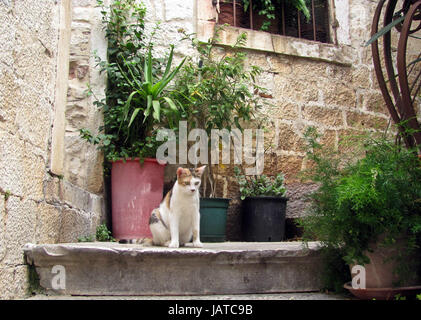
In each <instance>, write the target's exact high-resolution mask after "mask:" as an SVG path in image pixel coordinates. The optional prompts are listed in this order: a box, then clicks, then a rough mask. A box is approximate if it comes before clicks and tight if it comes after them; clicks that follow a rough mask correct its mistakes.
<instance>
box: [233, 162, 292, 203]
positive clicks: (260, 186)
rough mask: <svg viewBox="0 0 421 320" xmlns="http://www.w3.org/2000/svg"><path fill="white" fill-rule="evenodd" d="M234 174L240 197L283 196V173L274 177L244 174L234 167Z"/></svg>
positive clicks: (284, 190) (242, 198)
mask: <svg viewBox="0 0 421 320" xmlns="http://www.w3.org/2000/svg"><path fill="white" fill-rule="evenodd" d="M234 174H235V177H236V179H237V182H238V185H239V187H240V197H241V200H244V199H245V198H247V197H258V196H273V197H283V196H285V194H286V191H287V190H286V188H285V185H284V180H285V179H284V175H283V174H280V173H278V174H277V175H276V176H274V177H268V176H266V175H264V174H263V175H256V176H246V175H244V174H242V173H241V169H240V168H239V167H235V168H234Z"/></svg>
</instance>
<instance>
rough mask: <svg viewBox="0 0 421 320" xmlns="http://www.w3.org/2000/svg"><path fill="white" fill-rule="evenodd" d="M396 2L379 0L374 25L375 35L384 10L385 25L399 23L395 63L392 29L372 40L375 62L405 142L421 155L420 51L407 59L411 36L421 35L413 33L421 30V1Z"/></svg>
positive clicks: (385, 98)
mask: <svg viewBox="0 0 421 320" xmlns="http://www.w3.org/2000/svg"><path fill="white" fill-rule="evenodd" d="M397 3H398V0H380V1H379V3H378V6H377V8H376V11H375V14H374V18H373V24H372V28H371V36H372V37H373V36H374V35H375V34H377V33H378V32H379V23H380V18H381V16H382V11H383V9H385V11H384V16H383V17H384V18H383V26H382V28H385V27H386V26H388V25H390V24H391V23H392V22H396V23H397V24H396V25H395V26H394V29H395V30H397V32H398V33H399V34H398V37H399V41H398V48H397V55H396V64H394V56H393V52H394V48H393V46H392V31H393V29H391V30H390V31H389V32H386V33H385V34H384V35H383V36H381V37H380V38H379V39H378V40H376V41H374V42H372V43H371V49H372V55H373V63H374V69H375V72H376V76H377V80H378V83H379V87H380V90H381V92H382V95H383V98H384V100H385V103H386V106H387V108H388V110H389V113H390V115H391V117H392V120H393V122H394V123H395V124H398V128H399V130H400V132H401V134H402V138H403V140H404V142H405V145H406V146H407V147H409V148H413V147H417V149H418V153H419V154H420V152H421V126H420V123H419V121H418V120H417V116H416V111H415V103H416V98H417V96H418V95H419V93H420V88H421V68H420V65H421V59H420V58H421V53H420V54H418V57H417V59H416V60H414V61H409V62H408V61H407V48H408V40H409V39H410V38H411V39H415V40H418V41H421V38H419V37H417V36H415V35H414V33H416V32H417V31H419V30H421V0H404V1H403V3H402V8H401V9H398V8H397ZM398 20H399V21H398ZM414 25H415V26H414ZM380 39H383V43H382V44H383V58H384V65H383V66H382V63H381V59H380V49H379V47H380V45H381V44H380V41H379V40H380ZM394 66H396V68H394ZM384 69H385V70H384ZM384 71H386V72H384ZM395 71H397V73H396V72H395ZM385 73H386V76H385ZM392 97H393V99H392Z"/></svg>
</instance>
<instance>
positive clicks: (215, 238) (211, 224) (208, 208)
mask: <svg viewBox="0 0 421 320" xmlns="http://www.w3.org/2000/svg"><path fill="white" fill-rule="evenodd" d="M230 200H231V199H225V198H201V199H200V241H202V242H224V241H225V239H226V232H225V228H226V225H227V209H228V205H229V202H230Z"/></svg>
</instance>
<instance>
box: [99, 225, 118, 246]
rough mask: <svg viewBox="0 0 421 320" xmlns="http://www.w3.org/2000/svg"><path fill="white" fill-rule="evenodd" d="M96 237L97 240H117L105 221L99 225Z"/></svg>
mask: <svg viewBox="0 0 421 320" xmlns="http://www.w3.org/2000/svg"><path fill="white" fill-rule="evenodd" d="M95 238H96V240H97V241H102V242H105V241H111V242H115V241H116V240H115V239H114V238H113V237H112V236H111V231H109V230H108V228H107V226H106V224H105V223H103V224H101V225H99V226H98V227H97V228H96V233H95Z"/></svg>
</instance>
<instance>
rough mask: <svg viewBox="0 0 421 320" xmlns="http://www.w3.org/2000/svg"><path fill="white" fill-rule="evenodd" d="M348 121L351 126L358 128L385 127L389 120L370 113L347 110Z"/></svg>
mask: <svg viewBox="0 0 421 320" xmlns="http://www.w3.org/2000/svg"><path fill="white" fill-rule="evenodd" d="M346 123H347V125H348V126H350V127H354V128H357V129H368V128H372V129H377V130H382V129H385V128H386V126H387V123H388V120H387V119H385V118H380V117H377V116H373V115H370V114H365V113H359V112H346Z"/></svg>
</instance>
